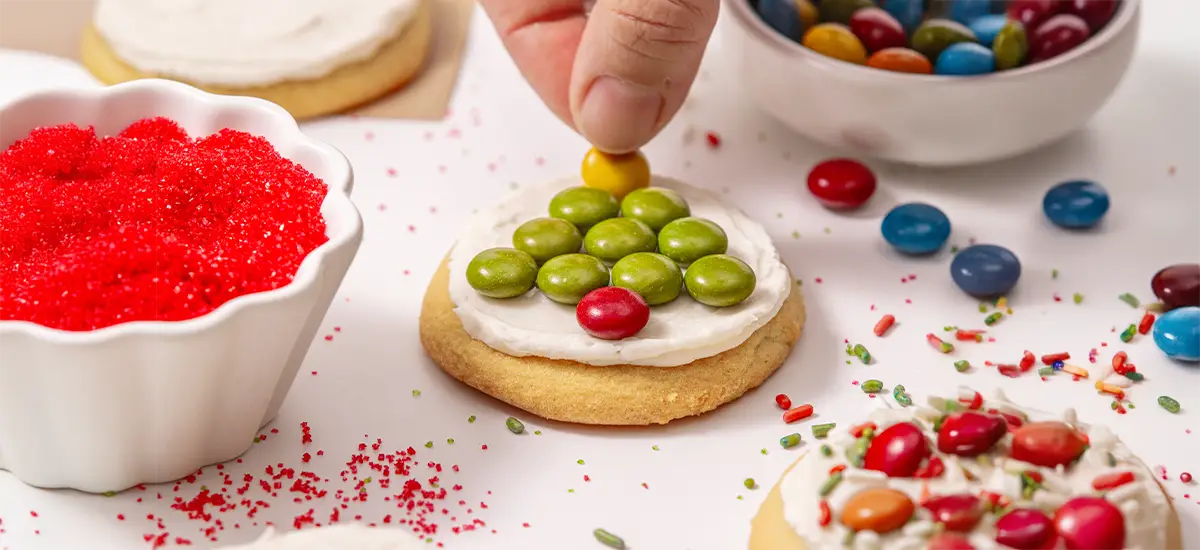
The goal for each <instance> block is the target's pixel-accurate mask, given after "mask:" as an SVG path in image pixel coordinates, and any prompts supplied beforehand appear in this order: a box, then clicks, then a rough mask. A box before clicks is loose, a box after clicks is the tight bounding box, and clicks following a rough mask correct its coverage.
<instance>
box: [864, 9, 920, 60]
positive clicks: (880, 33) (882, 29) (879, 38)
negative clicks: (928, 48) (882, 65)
mask: <svg viewBox="0 0 1200 550" xmlns="http://www.w3.org/2000/svg"><path fill="white" fill-rule="evenodd" d="M850 32H852V33H854V36H857V37H858V39H859V40H861V41H862V43H863V46H866V48H867V51H868V52H871V53H874V52H877V51H879V50H883V49H887V48H906V47H908V36H907V35H905V34H904V27H903V26H901V25H900V22H899V21H896V18H895V17H892V14H890V13H888V12H886V11H884V10H883V9H881V8H863V9H860V10H858V11H856V12H854V15H852V16H850Z"/></svg>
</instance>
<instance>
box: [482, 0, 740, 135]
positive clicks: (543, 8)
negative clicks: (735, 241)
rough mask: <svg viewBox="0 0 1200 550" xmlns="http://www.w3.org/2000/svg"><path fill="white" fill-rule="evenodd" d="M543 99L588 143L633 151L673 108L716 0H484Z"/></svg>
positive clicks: (689, 77) (683, 92)
mask: <svg viewBox="0 0 1200 550" xmlns="http://www.w3.org/2000/svg"><path fill="white" fill-rule="evenodd" d="M481 3H482V4H483V8H484V10H485V11H486V12H487V14H488V16H489V17H491V18H492V23H493V24H494V25H495V26H496V30H497V31H498V32H499V33H500V38H501V40H503V41H504V46H505V47H506V48H508V52H509V54H511V55H512V57H513V59H514V60H515V61H516V63H517V67H518V68H520V69H521V74H523V75H525V79H526V80H528V81H529V84H530V85H532V86H533V89H534V90H535V91H536V92H537V93H538V95H539V96H540V97H541V98H542V101H544V102H545V103H546V105H547V106H549V107H550V110H552V111H554V114H555V115H558V117H559V118H561V119H562V120H563V121H564V122H566V123H567V124H569V125H571V126H572V127H574V128H575V129H576V130H577V131H578V132H579V133H580V134H582V135H583V137H585V138H587V140H588V141H590V142H591V143H592V145H594V146H596V147H597V148H599V149H601V150H603V151H606V152H609V153H624V152H628V151H633V150H635V149H637V148H639V147H641V146H642V145H645V144H646V142H648V141H650V139H651V138H653V137H654V136H655V135H656V134H658V132H659V130H661V129H662V127H663V126H665V125H666V124H667V122H668V121H670V120H671V117H673V116H675V113H676V112H678V111H679V107H680V106H682V105H683V100H684V98H685V97H687V93H688V88H690V87H691V86H692V81H693V80H695V78H696V72H697V71H698V70H699V68H700V59H701V57H703V55H704V48H705V46H706V45H707V44H708V38H709V35H711V34H712V30H713V26H714V25H715V24H716V21H717V9H718V6H719V5H720V0H597V1H596V2H595V7H594V8H593V9H592V10H591V13H590V14H588V13H586V11H585V8H584V3H585V0H481Z"/></svg>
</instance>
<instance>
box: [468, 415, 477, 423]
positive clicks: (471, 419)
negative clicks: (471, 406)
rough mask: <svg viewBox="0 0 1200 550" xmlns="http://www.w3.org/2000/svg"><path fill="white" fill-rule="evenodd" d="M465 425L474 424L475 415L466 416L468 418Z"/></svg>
mask: <svg viewBox="0 0 1200 550" xmlns="http://www.w3.org/2000/svg"><path fill="white" fill-rule="evenodd" d="M467 423H468V424H474V423H475V415H471V416H468V417H467Z"/></svg>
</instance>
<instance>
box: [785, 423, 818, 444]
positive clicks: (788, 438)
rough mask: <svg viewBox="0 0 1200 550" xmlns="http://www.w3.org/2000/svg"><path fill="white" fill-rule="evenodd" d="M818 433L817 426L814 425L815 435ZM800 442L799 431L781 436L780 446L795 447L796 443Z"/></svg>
mask: <svg viewBox="0 0 1200 550" xmlns="http://www.w3.org/2000/svg"><path fill="white" fill-rule="evenodd" d="M816 433H817V427H816V426H813V435H814V436H815V435H816ZM799 444H800V434H798V433H794V434H787V435H785V436H783V437H781V438H779V446H780V447H783V448H784V449H791V448H792V447H795V446H796V445H799Z"/></svg>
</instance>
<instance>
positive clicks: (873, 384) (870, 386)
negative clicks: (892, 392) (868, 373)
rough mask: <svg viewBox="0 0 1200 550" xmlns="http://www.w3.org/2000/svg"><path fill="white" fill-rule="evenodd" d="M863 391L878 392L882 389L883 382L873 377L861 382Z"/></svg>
mask: <svg viewBox="0 0 1200 550" xmlns="http://www.w3.org/2000/svg"><path fill="white" fill-rule="evenodd" d="M862 391H863V393H879V392H881V391H883V382H880V381H879V380H875V379H874V378H872V379H870V380H867V381H866V382H863V383H862Z"/></svg>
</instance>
